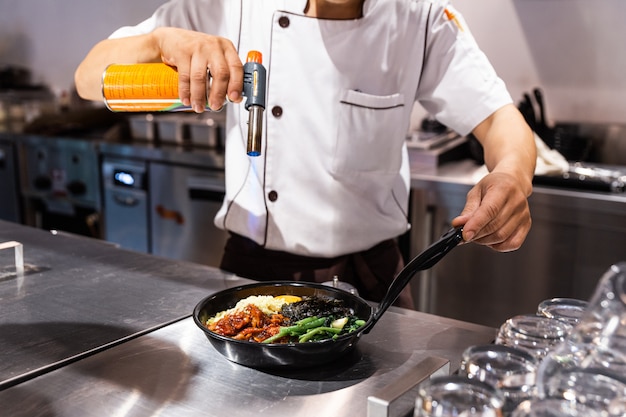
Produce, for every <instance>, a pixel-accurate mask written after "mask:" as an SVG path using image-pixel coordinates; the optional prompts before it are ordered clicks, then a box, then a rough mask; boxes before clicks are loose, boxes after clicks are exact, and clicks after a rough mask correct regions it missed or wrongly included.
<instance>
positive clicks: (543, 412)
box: [511, 398, 603, 417]
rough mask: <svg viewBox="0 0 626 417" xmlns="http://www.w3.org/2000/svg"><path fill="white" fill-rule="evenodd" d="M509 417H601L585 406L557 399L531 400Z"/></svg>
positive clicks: (521, 405) (595, 411) (598, 413)
mask: <svg viewBox="0 0 626 417" xmlns="http://www.w3.org/2000/svg"><path fill="white" fill-rule="evenodd" d="M511 417H603V416H602V414H601V413H600V412H599V411H597V410H594V409H592V408H591V407H588V406H586V405H585V404H581V403H577V402H572V401H568V400H563V399H557V398H545V399H532V400H526V401H524V402H522V403H521V404H520V405H519V406H518V407H517V408H516V409H515V410H514V411H513V412H512V413H511Z"/></svg>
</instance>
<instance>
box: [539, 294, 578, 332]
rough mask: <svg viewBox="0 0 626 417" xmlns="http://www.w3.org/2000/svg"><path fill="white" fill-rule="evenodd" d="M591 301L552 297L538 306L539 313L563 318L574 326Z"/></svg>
mask: <svg viewBox="0 0 626 417" xmlns="http://www.w3.org/2000/svg"><path fill="white" fill-rule="evenodd" d="M588 305H589V303H588V302H587V301H584V300H579V299H576V298H550V299H547V300H543V301H542V302H541V303H539V305H538V306H537V315H539V316H545V317H550V318H554V319H558V320H563V321H565V322H567V323H569V324H571V325H572V326H575V325H576V324H578V321H579V320H580V317H581V316H582V315H583V313H584V312H585V309H586V308H587V306H588Z"/></svg>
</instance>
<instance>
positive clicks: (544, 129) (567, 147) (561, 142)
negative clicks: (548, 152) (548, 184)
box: [518, 87, 592, 161]
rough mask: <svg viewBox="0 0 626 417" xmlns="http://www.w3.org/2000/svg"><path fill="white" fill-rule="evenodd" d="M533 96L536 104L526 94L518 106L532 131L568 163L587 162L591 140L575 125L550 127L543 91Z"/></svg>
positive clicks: (536, 91) (535, 90) (559, 124)
mask: <svg viewBox="0 0 626 417" xmlns="http://www.w3.org/2000/svg"><path fill="white" fill-rule="evenodd" d="M532 95H533V97H534V99H535V102H536V103H533V102H532V98H531V96H530V94H528V93H524V94H523V97H524V99H523V100H522V101H520V103H519V104H518V109H519V110H520V112H521V113H522V115H523V116H524V119H526V121H527V123H528V125H529V126H530V127H531V129H533V130H534V131H535V133H537V135H539V137H540V138H541V139H542V140H543V141H544V142H545V143H546V144H547V145H548V146H549V147H550V148H552V149H556V150H557V151H559V152H560V153H561V154H562V155H563V156H564V157H565V158H566V159H567V160H568V161H585V160H586V159H587V158H588V157H589V155H590V153H591V148H592V141H591V139H590V138H589V137H586V136H581V135H580V134H579V131H578V129H577V128H576V126H575V125H573V124H566V123H557V124H556V125H554V126H550V125H549V124H548V118H547V114H546V113H547V112H546V102H545V95H544V93H543V91H542V90H541V89H540V88H539V87H536V88H534V89H533V90H532ZM535 107H536V108H537V109H535Z"/></svg>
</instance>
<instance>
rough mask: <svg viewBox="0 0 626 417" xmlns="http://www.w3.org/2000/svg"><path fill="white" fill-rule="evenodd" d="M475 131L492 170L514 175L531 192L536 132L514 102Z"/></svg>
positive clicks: (487, 164)
mask: <svg viewBox="0 0 626 417" xmlns="http://www.w3.org/2000/svg"><path fill="white" fill-rule="evenodd" d="M473 133H474V135H475V136H476V137H477V138H478V140H479V141H480V142H481V144H482V145H483V149H484V158H485V165H486V166H487V168H488V169H489V171H490V172H503V173H507V174H509V175H513V176H514V177H515V178H517V180H518V182H519V184H520V186H521V187H522V189H523V190H524V192H525V193H526V195H530V194H531V192H532V180H533V174H534V171H535V164H536V162H537V150H536V148H535V140H534V135H533V132H532V130H531V129H530V127H529V126H528V124H527V123H526V121H525V120H524V118H523V117H522V115H521V114H520V112H519V111H518V110H517V108H516V107H515V106H514V105H512V104H510V105H507V106H504V107H502V108H500V109H499V110H497V111H496V112H494V113H493V114H492V115H491V116H489V117H488V118H487V119H486V120H485V121H483V122H482V123H481V124H480V125H478V126H477V127H476V129H474V132H473Z"/></svg>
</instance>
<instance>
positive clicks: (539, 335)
mask: <svg viewBox="0 0 626 417" xmlns="http://www.w3.org/2000/svg"><path fill="white" fill-rule="evenodd" d="M572 328H573V327H572V325H571V324H569V323H566V322H564V321H561V320H557V319H553V318H548V317H543V316H538V315H536V314H521V315H518V316H514V317H511V318H510V319H508V320H507V321H505V322H504V323H503V324H502V326H500V329H499V330H498V335H497V336H496V344H499V345H505V346H512V347H516V348H520V349H525V350H527V351H529V352H531V353H532V354H533V355H535V356H536V357H537V358H539V359H542V358H544V357H545V356H546V355H547V354H548V352H549V351H550V350H551V349H553V348H554V347H555V346H557V345H558V344H560V343H561V342H563V341H564V340H565V338H566V336H567V335H568V334H569V333H570V332H571V331H572Z"/></svg>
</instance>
